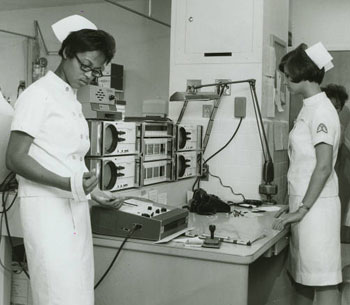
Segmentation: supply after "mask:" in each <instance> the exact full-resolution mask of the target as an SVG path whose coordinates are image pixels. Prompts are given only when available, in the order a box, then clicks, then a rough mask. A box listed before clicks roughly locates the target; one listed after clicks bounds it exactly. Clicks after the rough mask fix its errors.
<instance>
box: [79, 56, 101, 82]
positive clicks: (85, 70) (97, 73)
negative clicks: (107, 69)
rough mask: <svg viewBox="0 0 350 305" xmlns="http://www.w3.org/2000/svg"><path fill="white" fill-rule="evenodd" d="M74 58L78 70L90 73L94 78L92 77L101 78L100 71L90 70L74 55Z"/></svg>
mask: <svg viewBox="0 0 350 305" xmlns="http://www.w3.org/2000/svg"><path fill="white" fill-rule="evenodd" d="M74 57H75V58H76V59H77V61H78V62H79V64H80V69H81V70H82V71H84V72H91V74H92V76H94V77H101V76H103V74H102V70H101V69H96V68H91V67H90V66H88V65H85V64H83V63H82V62H81V60H80V59H79V57H78V56H77V55H76V54H75V55H74Z"/></svg>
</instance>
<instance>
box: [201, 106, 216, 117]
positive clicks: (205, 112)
mask: <svg viewBox="0 0 350 305" xmlns="http://www.w3.org/2000/svg"><path fill="white" fill-rule="evenodd" d="M212 110H213V105H203V106H202V117H203V118H210V114H211V111H212Z"/></svg>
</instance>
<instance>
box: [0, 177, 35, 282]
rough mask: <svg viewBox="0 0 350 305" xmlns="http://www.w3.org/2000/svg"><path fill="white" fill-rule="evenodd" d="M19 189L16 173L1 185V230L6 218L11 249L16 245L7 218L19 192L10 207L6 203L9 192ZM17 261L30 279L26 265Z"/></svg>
mask: <svg viewBox="0 0 350 305" xmlns="http://www.w3.org/2000/svg"><path fill="white" fill-rule="evenodd" d="M16 188H17V181H16V174H15V173H14V172H10V173H9V174H8V175H7V176H6V178H5V179H4V181H3V182H2V183H1V184H0V191H2V196H1V199H2V210H1V211H0V214H1V221H0V222H1V223H0V224H1V229H2V221H3V218H5V226H6V231H7V236H8V238H9V242H10V246H11V249H14V245H13V239H12V236H11V232H10V227H9V221H8V218H7V212H8V211H9V210H10V209H11V208H12V206H13V204H14V203H15V201H16V198H17V192H16V194H15V196H14V197H13V199H12V201H11V203H10V205H9V206H8V207H6V201H7V199H8V196H9V192H10V191H13V190H15V189H16ZM0 242H1V236H0ZM17 261H18V263H19V265H20V267H21V269H22V271H23V272H24V273H25V274H26V276H27V277H28V278H30V276H29V274H28V272H27V270H26V268H25V267H24V265H23V264H22V262H21V260H20V259H19V258H18V257H17ZM1 265H2V266H3V267H4V268H5V269H6V270H8V269H7V268H6V267H5V266H4V265H3V263H2V262H1Z"/></svg>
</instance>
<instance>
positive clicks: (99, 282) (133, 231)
mask: <svg viewBox="0 0 350 305" xmlns="http://www.w3.org/2000/svg"><path fill="white" fill-rule="evenodd" d="M141 228H142V225H140V224H134V225H133V227H132V228H131V229H130V231H129V233H128V235H127V236H126V237H125V238H124V240H123V242H122V244H121V245H120V247H119V249H118V251H117V253H116V254H115V256H114V258H113V260H112V262H111V263H110V264H109V266H108V268H107V270H106V271H105V273H104V274H103V275H102V277H101V278H100V280H99V281H98V282H97V283H96V284H95V286H94V289H96V288H97V287H98V286H99V285H100V284H101V283H102V281H103V280H104V278H105V277H106V276H107V274H108V272H109V271H110V270H111V268H112V267H113V264H114V262H115V260H116V259H117V257H118V255H119V253H120V251H121V250H122V249H123V247H124V244H125V243H126V242H127V240H128V239H129V238H130V237H131V236H132V235H133V234H134V233H135V232H136V231H137V230H140V229H141Z"/></svg>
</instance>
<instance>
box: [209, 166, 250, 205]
mask: <svg viewBox="0 0 350 305" xmlns="http://www.w3.org/2000/svg"><path fill="white" fill-rule="evenodd" d="M208 174H209V175H210V176H212V177H214V178H216V179H219V182H220V184H221V186H223V187H224V188H228V189H230V191H231V193H232V194H233V195H235V196H242V198H243V201H245V197H244V195H243V194H242V193H235V192H234V190H233V188H232V187H231V186H230V185H225V184H223V182H222V180H221V178H220V177H219V176H216V175H214V174H212V173H211V172H210V171H208Z"/></svg>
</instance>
